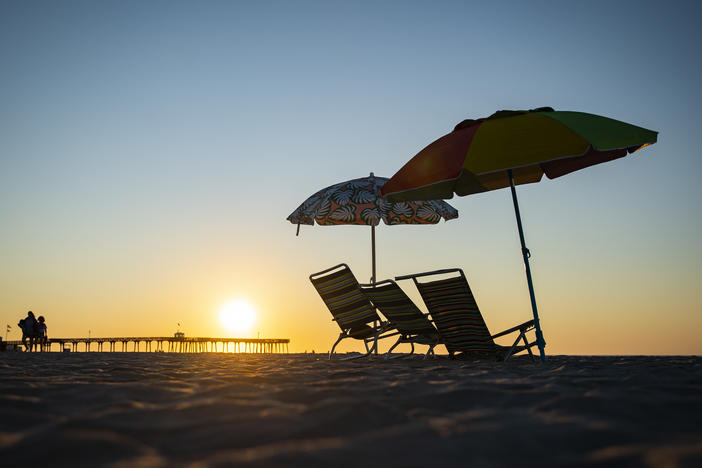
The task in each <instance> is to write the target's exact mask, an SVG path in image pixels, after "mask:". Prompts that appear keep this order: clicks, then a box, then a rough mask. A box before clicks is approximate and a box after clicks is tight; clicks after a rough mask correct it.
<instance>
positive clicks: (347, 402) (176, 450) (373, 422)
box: [0, 353, 702, 467]
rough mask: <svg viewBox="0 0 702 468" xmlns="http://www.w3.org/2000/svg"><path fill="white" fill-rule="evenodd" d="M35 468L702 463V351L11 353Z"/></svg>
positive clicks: (21, 445) (10, 368) (12, 450)
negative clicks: (508, 355)
mask: <svg viewBox="0 0 702 468" xmlns="http://www.w3.org/2000/svg"><path fill="white" fill-rule="evenodd" d="M0 415H1V416H0V453H1V456H0V459H1V460H2V462H3V465H5V466H7V465H15V464H22V465H23V466H38V465H39V464H41V465H43V466H95V465H113V466H144V467H150V466H154V467H158V466H193V467H194V466H229V465H237V466H274V467H275V466H320V467H321V466H344V467H346V466H348V467H352V466H403V467H408V466H412V467H415V466H416V467H421V466H436V465H440V464H444V465H447V466H457V465H459V464H460V465H462V466H469V465H470V466H535V465H537V464H538V465H540V466H586V465H587V466H654V467H677V466H680V467H684V466H690V467H692V466H701V465H702V429H701V428H702V358H700V357H566V356H554V357H551V358H550V359H549V361H548V362H547V363H546V364H545V365H542V364H536V363H532V362H530V361H529V360H528V359H524V358H517V359H514V360H512V361H510V362H507V363H493V362H484V361H450V360H448V359H444V358H439V359H435V360H428V361H422V360H419V359H411V360H408V359H396V360H389V361H384V360H382V359H371V360H367V359H361V360H355V361H338V360H335V361H328V360H326V359H324V356H320V355H317V356H314V355H299V354H297V355H294V354H293V355H231V354H209V355H208V354H191V355H186V354H163V353H158V354H156V353H152V354H147V353H102V354H98V353H71V354H61V353H50V354H49V353H44V354H30V353H2V354H0Z"/></svg>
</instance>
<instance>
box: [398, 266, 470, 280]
mask: <svg viewBox="0 0 702 468" xmlns="http://www.w3.org/2000/svg"><path fill="white" fill-rule="evenodd" d="M455 272H459V273H460V274H461V276H465V275H464V274H463V270H461V269H460V268H446V269H443V270H434V271H426V272H423V273H414V274H411V275H402V276H396V277H395V281H400V280H406V279H415V278H420V277H422V276H431V275H441V274H444V273H455Z"/></svg>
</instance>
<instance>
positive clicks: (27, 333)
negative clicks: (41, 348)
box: [17, 310, 37, 351]
mask: <svg viewBox="0 0 702 468" xmlns="http://www.w3.org/2000/svg"><path fill="white" fill-rule="evenodd" d="M17 325H18V326H19V327H20V328H21V329H22V344H23V345H24V350H25V351H31V350H32V349H33V348H34V336H35V334H36V327H37V319H35V318H34V312H32V311H31V310H30V311H29V312H27V316H26V317H25V318H23V319H22V320H20V321H19V323H18V324H17Z"/></svg>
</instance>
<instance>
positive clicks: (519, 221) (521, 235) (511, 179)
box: [507, 169, 546, 362]
mask: <svg viewBox="0 0 702 468" xmlns="http://www.w3.org/2000/svg"><path fill="white" fill-rule="evenodd" d="M507 173H508V174H509V186H510V188H511V189H512V202H513V203H514V214H515V216H516V217H517V229H518V230H519V240H520V241H521V243H522V256H523V257H524V266H525V268H526V277H527V284H528V285H529V296H531V310H532V311H533V312H534V327H536V344H537V345H538V347H539V352H540V353H541V361H542V362H546V351H545V350H544V348H545V347H546V341H544V334H543V333H542V332H541V323H540V322H539V312H538V310H537V309H536V296H535V295H534V283H533V281H532V280H531V268H529V257H531V253H529V249H527V247H526V244H525V242H524V229H522V217H521V216H520V214H519V202H518V201H517V190H516V189H515V188H514V175H513V174H512V169H508V170H507Z"/></svg>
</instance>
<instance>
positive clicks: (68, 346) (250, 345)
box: [7, 336, 290, 354]
mask: <svg viewBox="0 0 702 468" xmlns="http://www.w3.org/2000/svg"><path fill="white" fill-rule="evenodd" d="M289 343H290V340H289V339H288V338H207V337H187V336H186V337H173V336H136V337H135V336H130V337H107V338H100V337H97V338H49V339H48V340H47V341H46V343H44V344H43V345H42V346H41V349H37V350H38V351H39V350H42V351H52V348H53V345H54V344H57V345H58V351H65V350H70V351H73V352H78V351H85V352H90V351H97V352H130V351H131V352H141V351H142V349H143V351H144V352H169V353H218V352H220V353H229V352H233V353H263V354H273V353H287V352H288V344H289ZM7 344H10V345H15V346H21V345H22V342H21V341H8V342H7ZM142 344H143V348H142ZM79 345H82V346H79ZM105 345H107V346H105ZM80 348H83V349H80ZM118 348H119V349H118ZM129 348H131V350H130V349H129Z"/></svg>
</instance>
